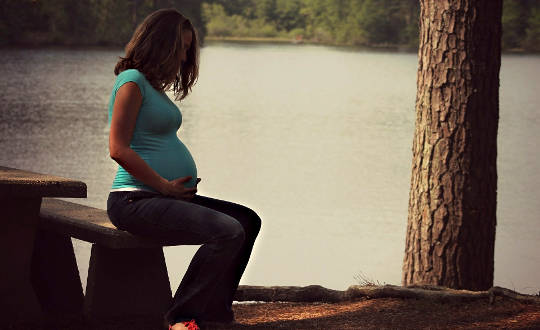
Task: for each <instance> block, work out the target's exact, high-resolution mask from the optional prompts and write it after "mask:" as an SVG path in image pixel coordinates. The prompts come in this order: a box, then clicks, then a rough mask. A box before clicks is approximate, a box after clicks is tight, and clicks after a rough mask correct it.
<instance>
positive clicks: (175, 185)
mask: <svg viewBox="0 0 540 330" xmlns="http://www.w3.org/2000/svg"><path fill="white" fill-rule="evenodd" d="M189 180H191V176H184V177H181V178H177V179H174V180H171V181H168V180H166V179H164V182H163V184H162V185H161V189H160V191H159V192H160V193H161V194H163V195H165V196H172V197H174V198H177V199H183V200H190V199H192V198H193V197H194V196H195V194H196V193H197V188H196V187H193V188H186V187H184V183H186V182H188V181H189Z"/></svg>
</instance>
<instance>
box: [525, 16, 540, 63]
mask: <svg viewBox="0 0 540 330" xmlns="http://www.w3.org/2000/svg"><path fill="white" fill-rule="evenodd" d="M527 25H528V26H527V29H526V30H525V32H526V33H525V34H526V36H525V38H524V40H523V48H525V49H528V50H531V51H534V52H540V6H536V7H533V8H532V10H531V14H530V16H529V19H528V21H527Z"/></svg>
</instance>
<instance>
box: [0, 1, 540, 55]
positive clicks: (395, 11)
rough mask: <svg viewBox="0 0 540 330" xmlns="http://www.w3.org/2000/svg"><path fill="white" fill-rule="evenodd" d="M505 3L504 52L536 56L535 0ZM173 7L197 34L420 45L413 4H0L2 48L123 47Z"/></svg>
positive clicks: (539, 8) (539, 34)
mask: <svg viewBox="0 0 540 330" xmlns="http://www.w3.org/2000/svg"><path fill="white" fill-rule="evenodd" d="M503 1H504V2H503V4H504V9H503V18H502V26H503V37H502V44H503V49H518V50H527V51H537V52H538V51H540V50H539V47H540V46H539V43H540V17H539V15H540V14H539V12H540V0H503ZM170 7H175V8H177V9H179V10H180V11H181V12H183V13H184V14H185V15H186V16H188V17H190V18H191V19H192V20H193V21H194V24H195V26H196V27H197V29H198V31H199V34H201V35H202V37H204V35H206V33H208V35H210V36H215V37H269V38H276V37H278V38H300V37H301V38H302V39H303V40H306V41H312V42H319V43H326V44H339V45H359V46H380V45H383V46H384V45H389V46H408V47H411V48H412V47H416V46H417V45H418V15H419V1H418V0H77V1H74V0H0V45H12V44H31V45H32V44H35V45H39V44H64V45H96V44H97V45H124V44H125V43H126V42H127V41H128V40H129V38H130V37H131V34H132V33H133V30H134V29H135V27H136V26H137V24H139V23H140V22H141V20H142V19H143V18H144V17H145V16H146V15H148V14H149V13H150V12H152V11H154V10H156V9H159V8H170Z"/></svg>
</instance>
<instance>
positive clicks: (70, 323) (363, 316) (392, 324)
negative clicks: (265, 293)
mask: <svg viewBox="0 0 540 330" xmlns="http://www.w3.org/2000/svg"><path fill="white" fill-rule="evenodd" d="M233 309H234V311H235V315H236V320H237V324H235V325H231V326H215V327H212V328H206V329H333V330H334V329H335V330H340V329H428V328H429V329H471V328H478V329H540V304H524V303H519V302H515V301H512V300H510V299H508V298H501V297H497V299H496V301H495V303H494V304H493V305H490V304H489V303H488V301H487V300H485V301H484V300H482V301H475V302H462V303H435V302H430V301H425V300H414V299H396V298H379V299H363V300H359V301H355V302H343V303H335V304H330V303H290V302H281V303H280V302H278V303H250V304H234V305H233ZM5 329H12V330H20V329H31V330H36V329H51V330H53V329H54V330H68V329H69V330H71V329H73V330H75V329H76V330H98V329H99V330H101V329H103V330H113V329H114V330H124V329H130V330H137V329H141V330H142V329H145V330H154V329H155V330H161V329H164V327H163V326H162V322H161V320H145V319H128V320H125V319H124V320H102V321H96V320H82V319H79V320H74V319H72V320H67V319H64V320H61V321H59V320H56V321H48V322H44V323H42V324H36V323H20V324H18V325H13V326H10V327H7V328H5ZM203 329H204V328H203Z"/></svg>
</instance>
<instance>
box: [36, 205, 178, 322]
mask: <svg viewBox="0 0 540 330" xmlns="http://www.w3.org/2000/svg"><path fill="white" fill-rule="evenodd" d="M71 237H73V238H77V239H80V240H83V241H87V242H91V243H93V244H92V251H91V256H90V265H89V268H88V279H87V284H86V295H85V296H83V292H82V285H81V281H80V276H79V272H78V269H77V264H76V260H75V254H74V251H73V245H72V243H71ZM33 260H34V262H33V269H32V282H33V285H34V289H35V291H36V294H37V296H38V298H39V301H40V302H41V305H42V307H43V309H44V310H45V311H46V312H49V313H66V312H67V313H78V312H83V311H84V312H85V313H86V314H89V315H90V316H92V317H111V316H128V315H137V316H150V315H151V316H158V315H159V316H162V315H163V314H164V313H165V312H166V311H167V309H168V308H169V307H170V304H171V302H172V294H171V288H170V283H169V277H168V275H167V269H166V265H165V258H164V255H163V247H162V245H161V244H159V243H158V242H153V241H150V240H148V239H145V238H142V237H137V236H134V235H132V234H130V233H128V232H125V231H122V230H118V229H116V228H115V227H114V225H113V224H112V223H111V222H110V220H109V217H108V216H107V212H106V211H104V210H99V209H96V208H92V207H88V206H83V205H80V204H76V203H71V202H66V201H62V200H59V199H55V198H44V199H43V202H42V204H41V211H40V220H39V231H38V235H37V238H36V241H35V249H34V258H33Z"/></svg>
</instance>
